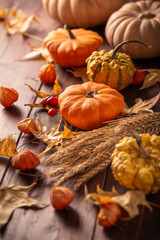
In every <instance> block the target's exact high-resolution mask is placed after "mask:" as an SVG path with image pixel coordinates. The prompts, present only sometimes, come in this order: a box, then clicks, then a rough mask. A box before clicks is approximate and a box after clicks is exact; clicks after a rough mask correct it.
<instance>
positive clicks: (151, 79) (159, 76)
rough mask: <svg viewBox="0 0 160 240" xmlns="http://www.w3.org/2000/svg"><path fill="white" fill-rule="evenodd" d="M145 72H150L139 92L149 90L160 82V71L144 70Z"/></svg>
mask: <svg viewBox="0 0 160 240" xmlns="http://www.w3.org/2000/svg"><path fill="white" fill-rule="evenodd" d="M143 71H144V72H145V71H146V72H148V74H147V75H146V77H145V79H144V81H143V85H142V87H141V88H140V89H139V90H142V89H145V88H149V87H151V86H153V85H154V84H156V83H157V82H160V69H143Z"/></svg>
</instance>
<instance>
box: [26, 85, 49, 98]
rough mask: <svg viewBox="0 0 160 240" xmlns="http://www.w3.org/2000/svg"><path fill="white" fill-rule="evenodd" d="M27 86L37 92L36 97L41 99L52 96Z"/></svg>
mask: <svg viewBox="0 0 160 240" xmlns="http://www.w3.org/2000/svg"><path fill="white" fill-rule="evenodd" d="M25 85H26V86H27V87H29V88H30V90H31V91H32V92H35V93H36V96H37V97H39V98H45V97H49V96H50V95H49V94H47V93H43V92H40V91H37V90H35V89H34V88H32V87H31V86H30V85H28V84H25Z"/></svg>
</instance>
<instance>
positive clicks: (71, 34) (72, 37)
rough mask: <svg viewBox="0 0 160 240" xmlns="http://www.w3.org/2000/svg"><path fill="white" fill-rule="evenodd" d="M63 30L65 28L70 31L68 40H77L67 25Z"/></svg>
mask: <svg viewBox="0 0 160 240" xmlns="http://www.w3.org/2000/svg"><path fill="white" fill-rule="evenodd" d="M63 28H65V29H66V30H67V31H68V33H69V36H68V38H70V39H75V38H76V37H75V36H74V34H73V33H72V31H71V29H70V28H69V27H68V26H67V25H66V24H65V25H64V26H63Z"/></svg>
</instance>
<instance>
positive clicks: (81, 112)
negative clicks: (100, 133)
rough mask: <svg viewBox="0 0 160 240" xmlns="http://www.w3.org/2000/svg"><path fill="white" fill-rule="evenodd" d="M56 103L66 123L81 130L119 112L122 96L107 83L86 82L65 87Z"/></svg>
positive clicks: (112, 117)
mask: <svg viewBox="0 0 160 240" xmlns="http://www.w3.org/2000/svg"><path fill="white" fill-rule="evenodd" d="M58 103H59V109H60V112H61V114H62V116H63V117H64V119H65V120H66V121H67V122H68V123H70V124H71V125H73V126H75V127H77V128H80V129H83V130H92V129H95V128H99V127H102V126H103V125H104V122H106V121H108V120H113V119H114V118H116V117H117V116H118V115H119V114H120V112H121V110H122V108H123V106H124V97H123V95H121V94H120V93H119V92H118V91H117V90H115V89H112V88H110V87H109V86H107V85H104V84H99V83H95V82H86V83H83V84H76V85H71V86H69V87H67V88H66V89H65V90H64V92H62V93H61V94H60V95H59V99H58Z"/></svg>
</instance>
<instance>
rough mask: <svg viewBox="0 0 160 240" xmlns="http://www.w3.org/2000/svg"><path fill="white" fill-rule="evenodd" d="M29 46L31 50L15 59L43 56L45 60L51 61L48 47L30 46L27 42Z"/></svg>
mask: <svg viewBox="0 0 160 240" xmlns="http://www.w3.org/2000/svg"><path fill="white" fill-rule="evenodd" d="M29 47H30V48H31V50H32V51H31V52H29V53H27V54H26V55H24V56H23V57H20V58H18V59H17V60H19V61H20V60H30V59H33V58H39V57H42V58H44V59H45V60H46V61H47V62H53V60H52V58H51V55H50V53H49V51H48V49H47V48H46V47H45V46H40V47H38V46H32V45H30V44H29Z"/></svg>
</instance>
